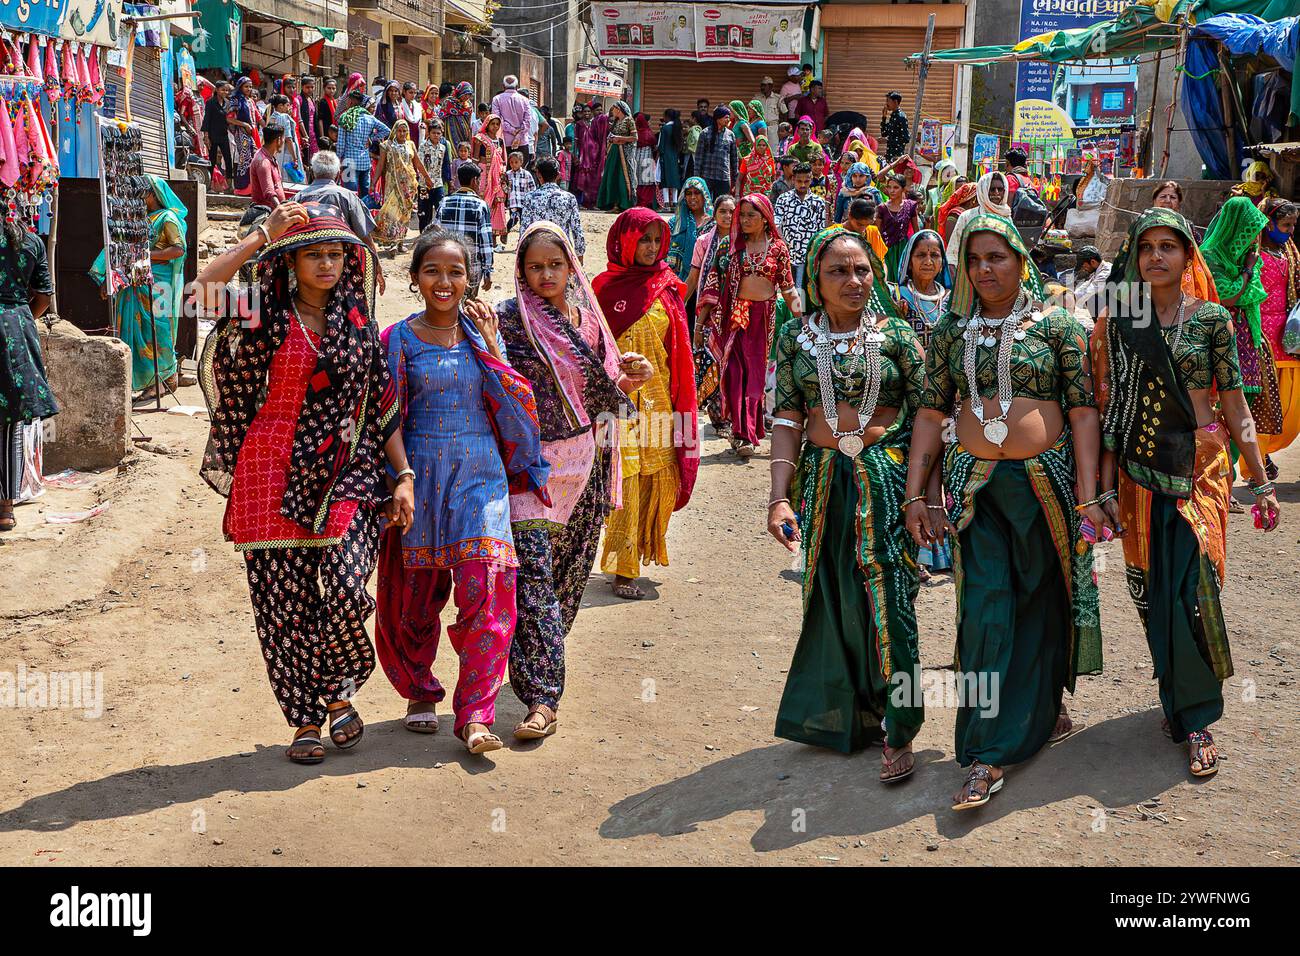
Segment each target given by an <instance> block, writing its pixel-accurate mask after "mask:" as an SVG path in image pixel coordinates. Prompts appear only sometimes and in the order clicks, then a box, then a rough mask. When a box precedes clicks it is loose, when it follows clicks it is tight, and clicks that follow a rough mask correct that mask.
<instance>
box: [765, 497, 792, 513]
mask: <svg viewBox="0 0 1300 956" xmlns="http://www.w3.org/2000/svg"><path fill="white" fill-rule="evenodd" d="M789 503H790V499H789V498H773V499H772V500H771V501H769V502H768V503H767V507H768V509H769V510H770V509H771V507H772V506H773V505H788V504H789Z"/></svg>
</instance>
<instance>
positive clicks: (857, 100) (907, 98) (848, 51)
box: [825, 26, 961, 136]
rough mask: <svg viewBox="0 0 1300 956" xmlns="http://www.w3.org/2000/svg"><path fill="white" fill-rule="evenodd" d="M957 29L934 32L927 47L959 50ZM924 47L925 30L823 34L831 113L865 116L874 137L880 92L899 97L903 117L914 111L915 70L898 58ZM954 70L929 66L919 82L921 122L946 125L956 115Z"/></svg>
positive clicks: (832, 31)
mask: <svg viewBox="0 0 1300 956" xmlns="http://www.w3.org/2000/svg"><path fill="white" fill-rule="evenodd" d="M960 38H961V31H960V30H959V29H957V28H955V27H938V26H936V27H935V29H934V41H933V49H936V50H946V49H951V48H954V47H959V46H961V43H960ZM923 46H925V27H923V26H922V27H876V28H870V29H868V28H861V27H859V28H852V27H850V28H842V29H828V30H827V31H826V50H825V56H826V64H827V66H826V99H827V100H829V101H830V109H831V112H832V113H833V112H835V111H836V110H854V111H856V112H858V113H865V114H866V117H867V119H868V120H869V121H870V122H871V124H872V126H873V127H874V128H873V129H869V130H867V131H866V132H868V133H870V134H871V135H873V136H874V135H876V133H877V132H878V131H879V129H880V121H879V116H880V110H881V107H882V106H883V105H884V99H885V94H886V93H888V92H889V91H890V90H898V92H900V93H902V94H903V111H904V112H905V113H907V114H908V119H915V117H913V116H912V115H911V113H912V110H914V109H915V108H916V84H917V77H918V75H919V74H918V71H917V70H915V69H909V68H908V67H907V66H905V65H904V64H903V59H904V57H907V56H910V55H911V54H913V53H916V52H918V51H919V50H920V49H921V48H922V47H923ZM956 84H957V67H955V66H945V65H943V64H937V63H936V64H932V65H931V66H930V72H929V74H927V76H926V78H925V99H924V100H923V103H922V109H921V114H922V117H923V118H927V119H937V120H941V121H943V122H945V123H951V122H952V120H953V116H954V114H955V112H956V109H955V104H954V99H955V91H956Z"/></svg>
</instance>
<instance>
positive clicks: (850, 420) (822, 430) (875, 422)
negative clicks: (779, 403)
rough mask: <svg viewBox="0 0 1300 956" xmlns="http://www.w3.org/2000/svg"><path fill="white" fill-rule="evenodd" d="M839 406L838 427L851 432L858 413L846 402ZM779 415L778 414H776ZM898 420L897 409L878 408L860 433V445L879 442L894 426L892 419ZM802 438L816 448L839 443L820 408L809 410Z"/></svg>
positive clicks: (828, 446)
mask: <svg viewBox="0 0 1300 956" xmlns="http://www.w3.org/2000/svg"><path fill="white" fill-rule="evenodd" d="M838 404H839V415H840V420H839V426H840V431H842V432H851V431H853V430H854V429H856V428H857V427H858V413H857V412H856V411H855V410H854V408H853V406H852V405H849V404H847V403H846V402H840V403H838ZM777 414H778V415H779V414H780V413H779V412H778V413H777ZM896 418H898V409H897V408H888V407H880V408H877V409H876V411H875V413H874V414H873V415H872V416H871V421H869V422H868V423H867V430H866V431H865V432H863V433H862V445H863V447H865V448H870V447H871V446H872V445H874V444H875V443H876V442H878V441H880V436H881V435H883V434H885V432H886V430H888V428H889V426H890V425H892V424H894V419H896ZM804 436H805V437H806V438H807V439H808V441H810V442H812V443H813V444H814V445H816V446H817V447H818V448H838V447H839V443H838V442H837V441H836V439H835V435H834V434H833V433H832V432H831V426H830V425H827V424H826V416H825V415H823V414H822V410H821V409H820V408H814V409H810V410H809V412H808V417H807V418H806V419H805V421H804Z"/></svg>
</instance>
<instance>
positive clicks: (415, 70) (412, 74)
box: [391, 39, 423, 92]
mask: <svg viewBox="0 0 1300 956" xmlns="http://www.w3.org/2000/svg"><path fill="white" fill-rule="evenodd" d="M393 71H394V75H393V76H392V77H391V79H394V80H396V81H397V82H398V83H408V82H409V83H414V84H415V85H416V86H419V85H420V51H419V50H417V49H416V48H415V46H414V45H412V44H411V43H409V42H407V43H402V42H401V41H400V39H399V41H398V42H397V43H396V44H394V45H393ZM421 91H422V92H423V90H421Z"/></svg>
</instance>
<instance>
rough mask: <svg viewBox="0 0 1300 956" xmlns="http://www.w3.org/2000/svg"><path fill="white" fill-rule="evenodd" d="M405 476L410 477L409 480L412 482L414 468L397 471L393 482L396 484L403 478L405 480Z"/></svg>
mask: <svg viewBox="0 0 1300 956" xmlns="http://www.w3.org/2000/svg"><path fill="white" fill-rule="evenodd" d="M407 475H410V476H411V480H412V481H414V480H415V469H414V468H403V469H402V470H401V471H399V472H398V473H397V477H396V478H394V479H393V481H395V482H397V481H401V480H402V479H403V478H405V477H406V476H407Z"/></svg>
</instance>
